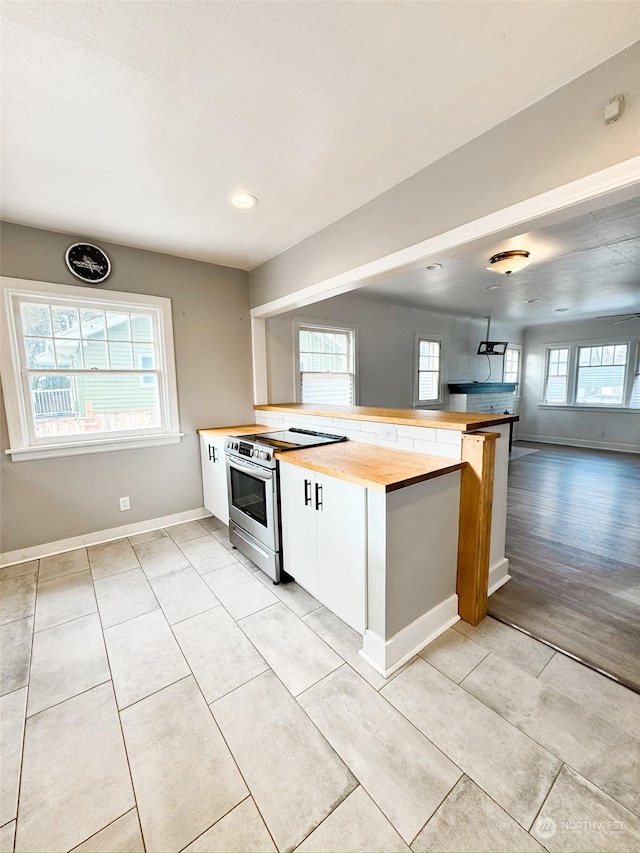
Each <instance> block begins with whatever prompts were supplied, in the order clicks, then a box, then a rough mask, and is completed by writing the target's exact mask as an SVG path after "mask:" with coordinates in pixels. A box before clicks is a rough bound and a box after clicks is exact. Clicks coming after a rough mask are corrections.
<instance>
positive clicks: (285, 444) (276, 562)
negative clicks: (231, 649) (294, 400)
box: [225, 427, 347, 583]
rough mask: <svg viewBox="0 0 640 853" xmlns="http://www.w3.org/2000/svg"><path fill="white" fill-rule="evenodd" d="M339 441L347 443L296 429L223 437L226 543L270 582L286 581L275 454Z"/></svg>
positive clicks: (337, 437) (338, 438) (339, 439)
mask: <svg viewBox="0 0 640 853" xmlns="http://www.w3.org/2000/svg"><path fill="white" fill-rule="evenodd" d="M338 441H347V438H346V437H345V436H341V435H329V434H328V433H324V432H314V431H312V430H306V429H297V428H295V427H292V428H291V429H287V430H279V431H277V432H265V433H257V434H253V435H240V436H227V438H226V441H225V454H226V458H227V485H228V491H229V540H230V541H231V543H232V544H233V545H235V547H236V548H237V549H238V550H239V551H241V552H242V553H243V554H245V555H246V556H247V557H249V559H250V560H252V561H253V562H254V563H255V564H256V565H257V566H259V567H260V568H261V569H262V571H263V572H265V573H266V574H268V575H269V577H270V578H272V579H273V581H274V583H280V580H281V579H286V575H285V572H286V566H285V567H283V566H282V552H281V545H280V542H281V537H280V492H279V486H278V463H277V460H276V458H275V454H276V453H282V452H283V451H294V450H300V449H302V448H305V447H318V446H319V445H322V444H332V443H334V442H338Z"/></svg>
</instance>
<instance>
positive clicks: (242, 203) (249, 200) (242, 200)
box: [228, 191, 258, 210]
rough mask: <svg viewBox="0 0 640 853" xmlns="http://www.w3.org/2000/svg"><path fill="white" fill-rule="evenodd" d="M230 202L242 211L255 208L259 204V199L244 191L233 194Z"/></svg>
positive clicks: (229, 199)
mask: <svg viewBox="0 0 640 853" xmlns="http://www.w3.org/2000/svg"><path fill="white" fill-rule="evenodd" d="M228 201H229V203H230V204H232V205H233V206H234V207H239V208H240V210H249V209H250V208H252V207H255V206H256V204H257V203H258V199H257V198H256V197H255V196H254V195H251V193H246V192H244V191H238V192H236V193H231V195H230V196H229V197H228Z"/></svg>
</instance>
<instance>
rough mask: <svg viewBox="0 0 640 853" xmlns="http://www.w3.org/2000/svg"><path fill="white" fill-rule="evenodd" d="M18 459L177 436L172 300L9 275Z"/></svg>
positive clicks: (12, 416)
mask: <svg viewBox="0 0 640 853" xmlns="http://www.w3.org/2000/svg"><path fill="white" fill-rule="evenodd" d="M2 313H3V318H2V319H3V338H4V343H3V352H2V377H3V385H4V389H5V402H6V408H7V413H8V419H9V431H10V439H11V450H10V452H11V454H12V455H13V457H14V459H24V458H40V457H42V456H47V455H69V454H71V453H78V452H88V451H89V450H91V452H94V451H95V450H100V449H114V445H115V446H117V447H118V448H120V447H123V446H129V447H133V446H139V445H140V444H141V443H147V444H149V443H152V444H158V443H167V442H169V441H177V440H179V433H178V412H177V394H176V383H175V364H174V357H173V344H172V333H171V303H170V300H168V299H163V298H159V297H151V296H140V295H136V294H130V293H119V292H114V291H102V290H101V291H94V290H90V289H89V288H86V287H73V286H67V285H53V284H47V283H43V282H27V281H21V280H17V279H5V280H3V299H2Z"/></svg>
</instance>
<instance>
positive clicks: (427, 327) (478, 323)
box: [267, 291, 522, 408]
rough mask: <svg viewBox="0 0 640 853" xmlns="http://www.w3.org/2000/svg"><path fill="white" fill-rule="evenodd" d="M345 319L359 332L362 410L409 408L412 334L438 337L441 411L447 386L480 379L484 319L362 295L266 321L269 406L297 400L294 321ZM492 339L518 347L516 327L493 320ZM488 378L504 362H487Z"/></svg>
mask: <svg viewBox="0 0 640 853" xmlns="http://www.w3.org/2000/svg"><path fill="white" fill-rule="evenodd" d="M295 316H302V317H305V318H313V319H315V320H330V321H334V322H336V321H344V322H348V323H353V324H354V325H356V326H357V328H358V384H359V398H358V402H359V404H360V405H362V406H388V407H392V408H407V407H410V406H413V378H414V365H413V358H414V351H413V347H414V333H415V332H427V333H431V334H434V335H441V336H442V364H443V371H442V382H443V383H444V386H445V408H446V401H447V399H448V391H447V389H446V385H447V383H449V382H456V381H463V380H464V381H473V380H474V379H477V380H479V381H483V380H485V379H487V376H488V372H489V371H488V364H489V363H488V362H487V358H486V357H484V356H478V355H476V354H475V353H476V350H477V348H478V343H479V342H480V341H481V340H483V339H484V338H485V333H486V320H484V319H478V320H475V319H471V318H468V317H454V316H451V315H447V314H435V313H433V312H430V311H426V310H424V309H419V308H410V307H408V306H406V305H400V304H394V303H390V302H387V301H380V300H378V299H374V298H373V297H370V296H367V295H366V294H365V293H364V292H363V291H357V292H354V293H347V294H344V295H343V296H336V297H334V298H333V299H326V300H324V301H322V302H316V303H315V304H314V305H309V306H306V307H305V308H303V309H300V311H291V312H288V313H286V314H281V315H279V316H278V317H273V318H271V319H269V320H267V348H268V355H267V358H268V376H269V402H271V403H291V402H293V401H294V400H295V357H294V352H295V349H294V335H293V318H294V317H295ZM491 337H492V338H493V339H494V340H509V341H511V343H514V344H515V343H520V342H521V340H522V331H521V329H520V328H519V327H514V326H507V325H506V324H501V323H498V322H496V321H492V324H491ZM490 364H491V367H492V377H491V378H492V380H494V381H498V382H501V381H502V358H500V357H497V356H494V357H492V358H491V362H490Z"/></svg>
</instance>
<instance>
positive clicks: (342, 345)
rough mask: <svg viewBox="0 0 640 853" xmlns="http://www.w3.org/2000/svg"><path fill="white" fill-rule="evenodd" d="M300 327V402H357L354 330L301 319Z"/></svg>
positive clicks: (341, 403) (346, 403) (346, 404)
mask: <svg viewBox="0 0 640 853" xmlns="http://www.w3.org/2000/svg"><path fill="white" fill-rule="evenodd" d="M297 329H298V335H297V338H298V368H299V381H298V395H299V399H300V401H301V402H302V403H327V404H333V405H338V406H352V405H354V403H355V402H356V382H355V378H356V377H355V342H354V338H355V331H354V329H348V328H342V327H330V326H316V325H312V324H308V323H303V322H298V325H297Z"/></svg>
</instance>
